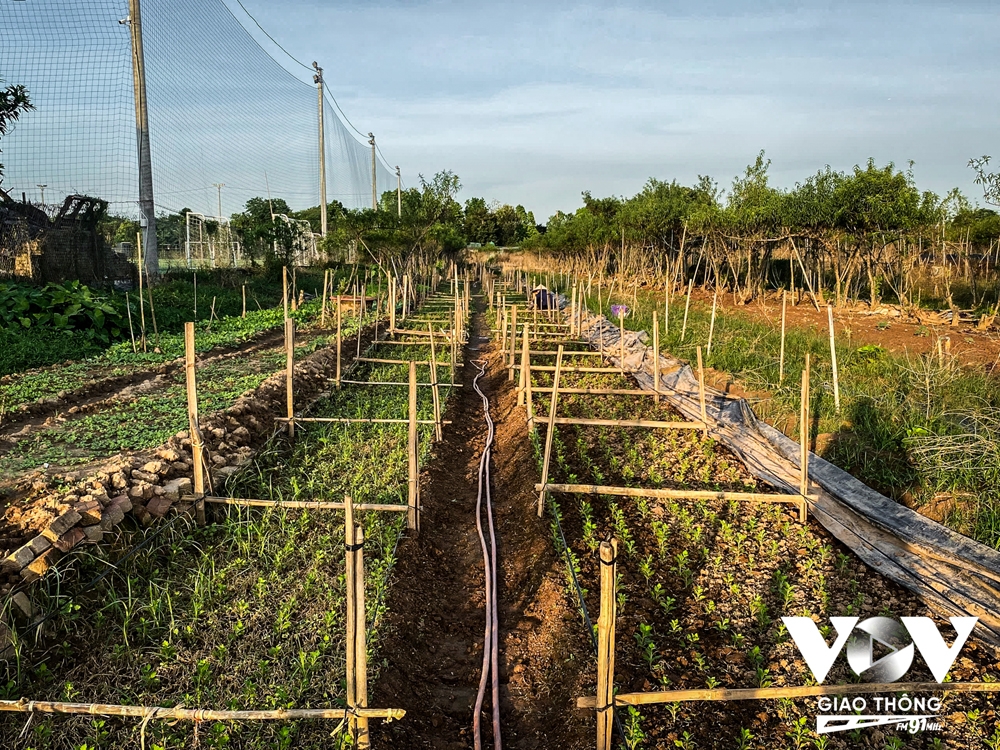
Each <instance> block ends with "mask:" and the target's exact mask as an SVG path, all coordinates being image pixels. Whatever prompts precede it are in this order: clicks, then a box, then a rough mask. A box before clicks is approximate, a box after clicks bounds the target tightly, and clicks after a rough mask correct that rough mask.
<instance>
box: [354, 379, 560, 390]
mask: <svg viewBox="0 0 1000 750" xmlns="http://www.w3.org/2000/svg"><path fill="white" fill-rule="evenodd" d="M340 382H341V383H344V384H346V385H409V383H407V382H406V381H405V380H341V381H340ZM441 386H442V387H447V388H461V387H462V384H461V383H441ZM433 387H434V383H417V388H433ZM559 390H562V389H561V388H560V389H559Z"/></svg>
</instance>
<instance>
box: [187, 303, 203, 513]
mask: <svg viewBox="0 0 1000 750" xmlns="http://www.w3.org/2000/svg"><path fill="white" fill-rule="evenodd" d="M184 380H185V385H186V388H187V412H188V435H189V436H190V440H191V464H192V470H193V472H194V477H193V480H194V481H192V483H191V486H192V489H193V490H194V492H195V493H196V494H198V495H204V494H205V453H204V447H203V442H202V439H201V427H200V426H199V423H198V382H197V378H196V376H195V351H194V323H193V322H192V323H185V324H184ZM195 519H196V520H197V522H198V523H199V524H200V525H202V526H203V525H204V524H205V503H204V502H202V501H200V500H199V501H196V502H195Z"/></svg>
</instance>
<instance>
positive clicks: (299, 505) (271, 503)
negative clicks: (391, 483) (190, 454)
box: [185, 495, 406, 513]
mask: <svg viewBox="0 0 1000 750" xmlns="http://www.w3.org/2000/svg"><path fill="white" fill-rule="evenodd" d="M185 497H187V496H185ZM204 500H205V502H206V503H211V504H212V505H238V506H241V507H249V508H294V509H297V510H298V509H309V510H344V503H336V502H325V501H321V500H263V499H260V498H256V497H218V496H215V495H205V497H204ZM354 510H371V511H389V512H392V513H405V512H406V506H405V505H401V504H392V503H355V504H354Z"/></svg>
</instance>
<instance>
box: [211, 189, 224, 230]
mask: <svg viewBox="0 0 1000 750" xmlns="http://www.w3.org/2000/svg"><path fill="white" fill-rule="evenodd" d="M225 186H226V183H224V182H213V183H212V187H214V188H215V189H216V190H218V191H219V221H220V222H221V221H222V188H224V187H225Z"/></svg>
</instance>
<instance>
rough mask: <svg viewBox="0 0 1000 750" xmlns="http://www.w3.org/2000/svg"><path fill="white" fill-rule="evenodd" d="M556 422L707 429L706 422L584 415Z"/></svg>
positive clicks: (559, 418)
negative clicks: (590, 416) (602, 417)
mask: <svg viewBox="0 0 1000 750" xmlns="http://www.w3.org/2000/svg"><path fill="white" fill-rule="evenodd" d="M549 390H551V389H549ZM559 393H566V389H565V388H560V389H559ZM555 423H556V424H575V425H589V426H593V427H648V428H651V429H657V430H703V429H705V423H704V422H660V421H658V420H655V419H587V418H584V417H556V419H555Z"/></svg>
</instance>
